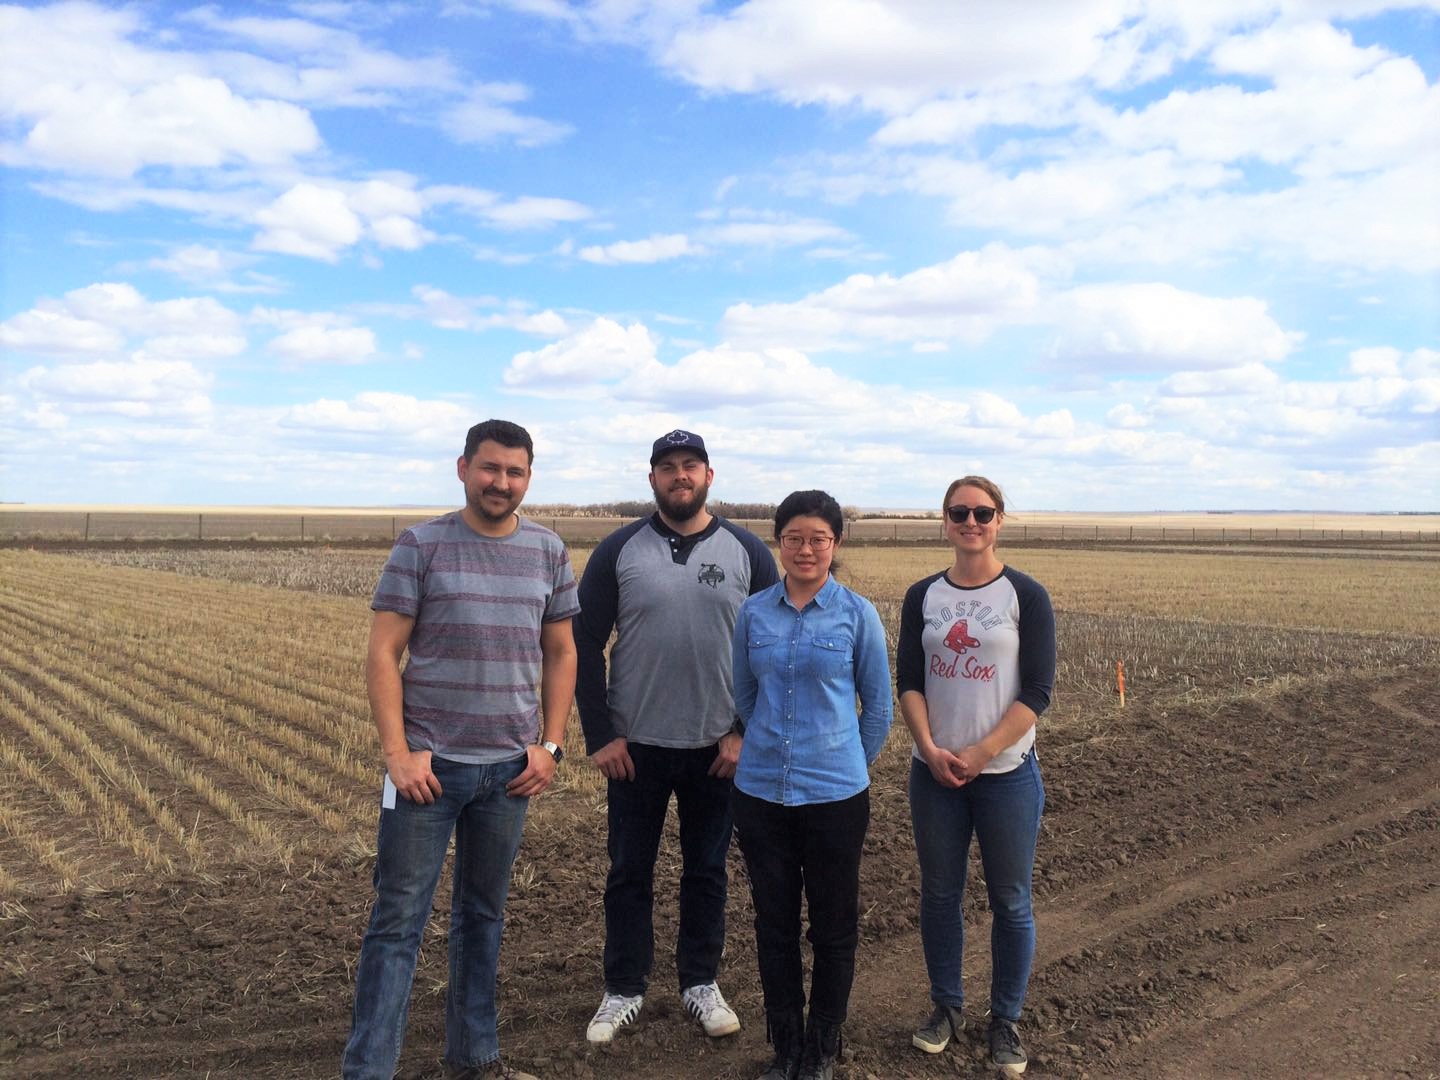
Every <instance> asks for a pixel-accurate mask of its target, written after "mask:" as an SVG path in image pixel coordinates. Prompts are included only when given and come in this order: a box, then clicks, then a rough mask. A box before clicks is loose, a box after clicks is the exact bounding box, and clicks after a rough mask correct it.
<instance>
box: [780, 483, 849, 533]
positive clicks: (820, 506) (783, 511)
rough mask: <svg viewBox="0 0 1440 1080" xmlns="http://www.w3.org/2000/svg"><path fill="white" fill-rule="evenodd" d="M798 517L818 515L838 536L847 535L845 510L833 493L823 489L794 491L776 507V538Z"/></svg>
mask: <svg viewBox="0 0 1440 1080" xmlns="http://www.w3.org/2000/svg"><path fill="white" fill-rule="evenodd" d="M797 517H818V518H820V519H822V520H823V521H824V522H825V524H826V525H829V526H830V531H831V532H833V533H834V534H835V535H836V536H842V537H843V536H844V535H845V512H844V511H843V510H841V509H840V504H839V503H838V502H836V501H835V497H834V496H833V495H828V494H826V493H825V492H823V491H792V492H791V493H790V494H789V495H786V496H785V498H784V500H783V501H782V502H781V503H780V505H779V506H777V507H776V508H775V538H776V539H777V540H778V539H779V538H780V530H781V529H783V528H785V526H786V525H789V524H790V522H791V521H793V520H794V519H795V518H797Z"/></svg>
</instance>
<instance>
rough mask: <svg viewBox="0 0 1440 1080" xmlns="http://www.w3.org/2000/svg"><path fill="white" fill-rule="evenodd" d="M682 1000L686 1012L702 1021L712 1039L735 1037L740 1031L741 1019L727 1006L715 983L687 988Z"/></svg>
mask: <svg viewBox="0 0 1440 1080" xmlns="http://www.w3.org/2000/svg"><path fill="white" fill-rule="evenodd" d="M680 1000H681V1001H683V1002H684V1003H685V1011H686V1012H688V1013H689V1014H690V1015H691V1016H693V1017H694V1018H695V1019H696V1020H698V1021H700V1026H701V1027H703V1028H704V1029H705V1034H706V1035H709V1036H710V1037H711V1038H719V1037H720V1036H721V1035H734V1034H735V1032H737V1031H739V1030H740V1017H738V1016H736V1015H735V1010H734V1009H732V1008H730V1006H729V1005H726V1004H725V998H724V997H723V996H721V994H720V987H718V986H716V985H715V984H714V983H713V982H712V983H703V984H702V985H700V986H689V987H686V988H685V990H684V992H682V993H681V995H680Z"/></svg>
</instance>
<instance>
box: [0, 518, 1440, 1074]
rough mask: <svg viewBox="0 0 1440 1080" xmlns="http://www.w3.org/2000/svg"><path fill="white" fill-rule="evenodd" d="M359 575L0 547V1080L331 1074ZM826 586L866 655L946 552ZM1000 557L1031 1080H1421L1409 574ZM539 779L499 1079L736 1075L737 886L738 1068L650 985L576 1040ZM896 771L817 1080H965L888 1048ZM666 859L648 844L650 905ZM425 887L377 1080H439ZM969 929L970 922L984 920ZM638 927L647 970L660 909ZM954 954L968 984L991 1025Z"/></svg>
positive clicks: (203, 558) (975, 948)
mask: <svg viewBox="0 0 1440 1080" xmlns="http://www.w3.org/2000/svg"><path fill="white" fill-rule="evenodd" d="M385 554H386V553H385V551H384V550H383V549H382V548H370V549H363V550H335V551H327V550H325V549H324V548H321V547H317V546H308V547H279V546H266V547H263V548H254V547H250V548H231V547H227V546H224V545H215V546H190V547H186V548H163V549H155V548H143V549H142V548H136V549H128V550H127V549H122V548H118V547H116V546H115V545H104V546H102V547H100V548H89V549H86V550H84V551H80V552H75V553H69V554H59V553H47V552H34V551H26V550H20V549H14V548H12V549H8V550H0V610H3V614H4V620H3V623H0V638H3V639H0V649H3V651H4V655H5V657H6V661H5V664H4V665H3V668H0V767H3V768H4V770H5V774H6V776H7V777H8V778H9V780H10V783H9V784H8V785H6V786H5V788H3V789H0V940H3V941H4V942H5V948H4V950H3V958H0V1017H3V1019H0V1074H4V1075H15V1076H22V1075H23V1076H27V1077H29V1076H56V1077H59V1076H67V1077H68V1076H75V1075H96V1076H135V1075H144V1076H194V1075H231V1076H246V1077H256V1076H276V1077H306V1076H327V1075H331V1074H333V1072H334V1063H335V1062H336V1061H337V1060H338V1055H339V1049H340V1045H341V1042H342V1041H343V1036H344V1030H345V1027H346V1024H347V1022H348V998H349V992H350V972H351V967H352V965H353V963H354V959H355V956H356V955H357V952H358V945H359V937H360V934H361V932H362V930H363V925H364V920H365V916H366V910H367V907H368V903H369V884H368V880H369V879H368V875H369V859H370V851H371V848H370V844H371V837H372V834H373V829H374V822H375V813H376V804H377V801H378V795H379V786H380V776H381V773H380V768H379V763H378V755H377V754H376V751H375V737H374V733H373V728H372V727H371V724H370V721H369V719H368V715H367V709H366V704H365V698H364V686H363V676H362V652H363V648H364V640H365V633H366V628H367V624H368V618H369V613H368V610H367V605H366V599H367V597H368V595H369V592H370V589H371V588H372V587H373V584H374V580H375V577H376V574H377V573H378V570H379V567H380V565H381V563H382V562H383V560H384V558H385ZM585 556H586V552H585V551H584V550H583V549H582V550H577V551H576V552H575V559H576V562H577V567H578V566H579V565H583V562H584V559H585ZM841 556H842V560H843V562H844V563H845V566H846V569H845V571H844V572H843V575H842V576H843V577H844V578H845V579H846V580H847V581H848V582H849V583H850V584H851V585H853V586H854V587H856V588H857V589H859V590H860V591H861V592H863V593H865V594H866V595H869V596H870V597H872V598H873V599H874V600H875V602H876V604H877V606H878V607H879V608H880V611H881V613H882V617H883V618H884V620H885V621H886V624H887V629H888V630H889V632H890V633H891V635H892V637H893V634H894V630H895V620H896V617H897V615H898V608H899V601H900V598H901V596H902V595H903V593H904V590H905V588H906V586H907V585H908V584H909V583H910V582H911V581H913V580H915V579H917V578H919V577H921V576H923V575H925V574H928V573H931V572H933V571H935V570H938V569H940V568H942V567H943V566H944V565H946V563H947V562H948V552H947V551H946V550H945V549H943V548H939V547H924V548H921V547H898V548H897V547H876V546H864V545H860V546H854V547H849V548H846V549H843V550H842V552H841ZM1007 558H1012V559H1013V562H1014V564H1015V565H1016V566H1017V567H1019V568H1020V569H1022V570H1025V571H1027V572H1029V573H1032V574H1033V575H1034V576H1035V577H1037V578H1038V579H1039V580H1040V581H1042V582H1043V583H1044V584H1045V585H1046V586H1047V587H1048V588H1049V590H1050V592H1051V595H1052V597H1053V598H1054V600H1055V604H1056V608H1057V611H1058V614H1059V618H1058V632H1059V636H1060V658H1061V664H1060V671H1059V676H1058V680H1057V687H1056V698H1055V704H1054V706H1053V707H1052V709H1051V710H1049V711H1048V712H1047V713H1046V715H1045V717H1044V718H1043V719H1042V724H1041V734H1040V748H1041V750H1040V753H1041V757H1042V760H1043V768H1044V770H1045V777H1046V785H1047V789H1048V803H1047V814H1046V819H1045V825H1044V835H1043V836H1042V842H1041V852H1040V856H1039V859H1038V862H1037V874H1036V890H1037V904H1038V910H1037V920H1038V922H1039V933H1040V953H1039V956H1038V957H1037V965H1036V972H1035V976H1034V980H1033V983H1032V991H1031V996H1030V1002H1029V1005H1028V1006H1027V1016H1026V1021H1025V1024H1026V1030H1027V1043H1028V1045H1029V1046H1030V1050H1031V1054H1032V1073H1034V1074H1035V1075H1038V1076H1046V1075H1053V1076H1064V1077H1079V1076H1084V1075H1088V1076H1118V1075H1157V1076H1227V1075H1234V1073H1235V1063H1236V1062H1244V1071H1245V1074H1246V1075H1247V1076H1256V1077H1271V1076H1274V1077H1280V1076H1295V1075H1306V1076H1309V1075H1324V1076H1368V1075H1381V1074H1382V1072H1383V1074H1384V1075H1387V1076H1409V1077H1433V1076H1434V1062H1435V1061H1436V1060H1440V1053H1437V1051H1440V1046H1437V1038H1440V1036H1437V1030H1436V1027H1435V1024H1434V1021H1433V1017H1434V1016H1435V1015H1436V1014H1437V1010H1440V958H1437V956H1436V954H1435V951H1434V948H1433V944H1434V942H1435V940H1437V935H1440V889H1437V886H1436V882H1437V881H1440V794H1437V790H1436V786H1435V783H1434V777H1435V775H1437V769H1440V740H1437V739H1436V737H1435V721H1436V716H1437V713H1440V615H1437V611H1436V609H1437V607H1440V605H1436V604H1435V602H1434V598H1435V597H1436V595H1437V594H1440V589H1437V586H1440V557H1437V553H1436V552H1434V551H1433V550H1431V551H1427V550H1425V549H1423V548H1422V549H1418V550H1409V549H1407V550H1406V551H1403V552H1396V551H1394V550H1391V549H1389V548H1387V547H1386V546H1384V545H1381V546H1378V547H1376V548H1373V549H1362V548H1356V547H1353V546H1352V547H1346V548H1344V549H1342V550H1335V551H1325V552H1317V551H1315V550H1314V549H1301V548H1296V549H1284V550H1278V551H1277V550H1274V549H1270V548H1267V549H1265V550H1263V551H1258V552H1257V551H1253V550H1249V549H1244V548H1236V549H1229V550H1225V551H1218V550H1214V549H1205V550H1189V549H1176V550H1174V551H1170V552H1166V553H1161V552H1156V551H1153V550H1131V549H1117V550H1095V549H1076V548H1044V547H1035V546H1026V547H1023V548H1016V549H1014V550H1013V551H1011V552H1009V553H1008V554H1007ZM1116 660H1124V661H1125V664H1126V670H1127V675H1128V679H1129V695H1128V704H1127V707H1126V708H1125V709H1123V710H1122V709H1121V708H1120V706H1119V703H1118V700H1117V698H1116V695H1115V693H1114V685H1113V672H1114V664H1115V661H1116ZM567 743H568V749H569V750H570V751H571V754H572V757H571V759H570V760H569V761H568V762H567V763H566V765H565V767H564V769H563V770H562V774H561V778H560V780H559V782H558V783H557V784H556V785H555V786H554V787H553V788H552V790H551V791H550V792H548V793H547V794H546V795H544V796H542V797H541V798H539V799H537V800H536V801H535V803H534V805H533V806H532V808H531V816H530V821H529V822H528V823H527V834H526V840H525V845H524V847H523V849H522V852H521V856H520V859H519V860H518V862H517V864H516V874H515V884H514V890H513V893H512V900H511V905H510V911H509V927H508V929H507V944H506V952H505V960H504V963H503V965H502V1007H503V1009H504V1028H503V1029H502V1039H503V1040H504V1041H505V1045H506V1049H507V1054H508V1055H510V1056H511V1057H513V1058H514V1060H515V1061H516V1063H517V1064H521V1065H526V1066H529V1067H530V1068H531V1069H532V1071H536V1072H539V1073H540V1074H541V1075H544V1076H552V1075H558V1076H578V1077H592V1078H603V1077H622V1076H623V1077H627V1078H633V1080H645V1078H659V1077H669V1076H673V1075H676V1068H677V1062H683V1069H684V1071H685V1072H688V1073H690V1074H692V1075H696V1076H705V1077H711V1076H713V1077H717V1078H736V1077H748V1076H751V1075H753V1074H754V1073H755V1072H757V1071H758V1066H759V1065H761V1064H762V1057H763V1053H764V1048H763V1032H764V1025H763V1021H762V1020H761V1018H760V1013H759V997H758V994H759V991H758V985H757V982H756V979H755V975H754V954H753V944H752V943H751V940H750V936H749V902H748V895H747V894H748V889H747V887H746V883H745V881H744V876H743V870H742V869H741V868H740V864H739V862H738V861H736V862H735V863H734V864H733V866H732V872H733V885H734V887H733V891H732V902H731V907H732V924H731V926H732V929H731V934H730V938H729V941H728V943H727V961H726V969H725V972H724V973H723V974H722V982H723V985H724V986H725V988H726V993H727V996H729V997H730V999H731V1001H732V1002H733V1003H734V1004H736V1006H737V1008H739V1009H740V1010H741V1014H742V1017H743V1019H744V1021H745V1023H746V1028H745V1030H744V1032H742V1035H741V1036H740V1037H739V1038H737V1039H734V1040H724V1041H721V1042H719V1043H713V1044H712V1043H709V1042H707V1041H706V1040H704V1038H703V1037H702V1036H699V1035H698V1034H696V1033H695V1032H694V1030H693V1029H692V1028H691V1027H690V1026H689V1025H688V1024H687V1022H686V1020H685V1018H684V1016H683V1014H682V1013H681V1011H680V1009H679V1006H678V1002H675V1001H672V1000H670V999H671V998H672V997H673V995H672V994H670V993H669V992H668V990H667V989H664V988H663V987H664V980H663V979H662V978H661V977H660V975H659V974H657V992H656V993H655V994H654V995H653V997H654V1001H653V1002H652V1001H649V1000H647V1005H646V1013H645V1014H644V1018H643V1020H642V1023H641V1024H640V1025H639V1027H638V1029H637V1030H636V1032H635V1033H634V1036H633V1037H632V1038H627V1039H622V1040H620V1041H619V1042H617V1044H616V1046H615V1048H614V1049H613V1050H611V1051H610V1052H606V1053H598V1052H593V1051H591V1050H590V1049H588V1047H587V1046H586V1044H585V1043H584V1039H583V1035H582V1031H583V1027H584V1022H585V1020H586V1019H587V1018H588V1015H589V1011H590V1010H591V1009H592V1008H593V1006H594V1002H595V1000H598V993H599V988H600V982H599V965H600V944H601V942H600V935H601V923H600V913H599V899H600V890H601V888H602V886H603V880H604V808H603V804H604V787H603V784H602V783H601V782H599V781H598V780H597V779H596V774H595V773H594V771H593V770H591V769H589V768H588V767H587V765H586V762H585V761H584V759H583V756H582V752H583V744H582V741H581V740H580V738H579V737H578V733H577V732H576V731H575V730H574V729H573V725H572V731H571V733H570V736H569V737H568V739H567ZM907 763H908V740H907V739H906V738H905V735H904V732H903V728H902V727H900V726H899V725H898V724H897V729H896V731H895V733H894V734H893V735H892V738H891V741H890V744H889V746H887V749H886V752H885V754H884V755H883V756H882V758H881V760H880V761H879V762H878V763H877V765H876V769H875V779H874V794H873V800H874V807H875V809H874V819H873V823H872V828H871V832H870V834H869V836H868V838H867V841H866V862H865V868H864V871H863V878H864V885H863V888H864V895H863V898H862V899H863V909H864V911H865V914H864V919H863V928H862V945H861V957H860V973H859V975H858V977H857V985H856V992H855V998H854V1001H853V1004H852V1016H851V1020H850V1022H849V1024H848V1026H847V1032H848V1037H849V1045H850V1047H851V1053H850V1056H849V1057H848V1058H847V1061H846V1064H845V1066H844V1068H843V1069H842V1075H843V1077H844V1078H845V1080H860V1078H862V1077H872V1076H873V1077H886V1078H888V1077H932V1076H954V1075H962V1076H972V1075H973V1076H980V1075H984V1073H983V1070H981V1069H980V1066H979V1065H978V1063H976V1062H975V1061H974V1059H972V1058H971V1057H970V1056H969V1055H970V1052H971V1050H972V1049H973V1047H972V1046H970V1045H966V1044H961V1045H959V1046H958V1047H957V1049H956V1050H954V1051H951V1052H950V1053H947V1054H946V1055H942V1056H941V1057H940V1058H935V1059H930V1058H924V1057H922V1056H920V1055H917V1054H915V1053H914V1052H913V1051H911V1050H910V1049H909V1045H908V1042H909V1030H910V1027H911V1026H912V1025H913V1023H914V1022H915V1021H916V1020H917V1019H918V1018H920V1017H921V1016H922V1015H923V1012H924V1010H925V1008H926V1003H925V1002H924V1000H923V998H924V993H923V977H924V976H923V970H924V969H923V964H922V963H921V961H920V958H919V944H918V935H917V932H916V910H915V908H916V896H917V893H916V889H917V884H916V870H915V867H914V856H913V850H912V848H911V846H910V843H909V837H908V817H907V814H908V811H907V809H906V805H905V794H904V775H905V770H906V769H907V767H908V765H907ZM674 863H675V860H674V858H673V844H672V845H671V847H670V848H667V854H666V856H665V858H664V859H663V860H662V864H663V865H662V867H661V876H662V885H661V888H660V895H661V896H666V895H673V882H674V875H675V874H676V873H677V872H678V871H677V868H676V866H675V865H674ZM664 881H669V882H670V884H669V885H665V884H663V882H664ZM667 888H668V889H669V890H670V891H669V893H667V892H666V889H667ZM443 891H444V890H443V889H442V895H441V896H440V897H439V898H437V902H436V907H437V916H436V926H435V935H434V936H433V938H432V944H429V945H427V946H426V950H425V955H424V957H423V958H422V964H421V969H420V973H419V976H418V978H417V992H416V999H415V1004H414V1008H413V1011H412V1021H411V1029H410V1036H409V1040H408V1042H407V1047H406V1057H405V1062H404V1066H403V1070H402V1074H403V1075H406V1076H412V1077H421V1076H427V1077H428V1076H432V1075H438V1073H437V1072H436V1071H435V1065H434V1062H435V1060H436V1059H437V1058H438V1055H439V1045H440V1040H441V1038H442V1034H441V1017H440V1013H441V1011H442V1010H441V1007H440V995H441V992H442V991H443V985H444V980H445V961H444V948H443V927H444V924H445V922H446V918H447V916H446V915H445V914H444V910H445V908H446V906H447V905H448V899H447V898H446V897H445V896H444V895H443ZM972 900H973V904H974V912H973V913H974V914H975V916H976V917H977V918H979V917H980V915H981V908H982V907H983V892H981V891H979V890H977V891H976V894H975V896H974V897H973V898H972ZM657 925H658V928H659V931H660V933H661V934H662V935H667V934H668V935H672V936H673V933H674V912H673V910H669V909H668V908H665V906H664V905H663V904H662V910H661V911H659V912H658V913H657ZM973 938H974V941H973V944H972V956H971V959H970V961H969V962H968V963H967V987H970V996H971V999H972V1000H973V1001H975V1002H977V1003H980V1004H981V1006H982V1008H983V1002H984V1000H985V991H984V986H985V979H986V977H987V970H988V969H987V967H986V963H987V959H986V944H985V941H984V935H983V934H976V935H973ZM666 940H668V939H666ZM660 953H661V955H662V956H664V955H666V954H667V953H668V945H667V944H664V943H663V942H662V945H661V949H660ZM662 966H663V962H662ZM977 1015H978V1014H977ZM1376 1017H1384V1020H1385V1037H1386V1058H1385V1061H1384V1062H1383V1063H1377V1062H1376V1061H1375V1059H1374V1057H1373V1046H1374V1042H1373V1038H1374V1021H1375V1018H1376Z"/></svg>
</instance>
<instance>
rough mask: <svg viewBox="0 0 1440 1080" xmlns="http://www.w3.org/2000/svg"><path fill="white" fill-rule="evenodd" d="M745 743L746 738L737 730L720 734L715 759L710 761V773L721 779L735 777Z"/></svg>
mask: <svg viewBox="0 0 1440 1080" xmlns="http://www.w3.org/2000/svg"><path fill="white" fill-rule="evenodd" d="M744 744H745V740H744V739H742V738H741V737H740V735H739V733H737V732H734V731H731V732H727V733H726V734H724V735H722V736H720V741H719V742H718V743H716V744H715V760H714V761H712V762H711V763H710V775H711V776H714V777H716V778H718V779H720V780H733V779H735V766H737V765H738V764H740V747H742V746H743V745H744Z"/></svg>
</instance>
